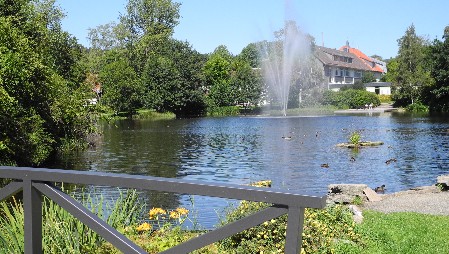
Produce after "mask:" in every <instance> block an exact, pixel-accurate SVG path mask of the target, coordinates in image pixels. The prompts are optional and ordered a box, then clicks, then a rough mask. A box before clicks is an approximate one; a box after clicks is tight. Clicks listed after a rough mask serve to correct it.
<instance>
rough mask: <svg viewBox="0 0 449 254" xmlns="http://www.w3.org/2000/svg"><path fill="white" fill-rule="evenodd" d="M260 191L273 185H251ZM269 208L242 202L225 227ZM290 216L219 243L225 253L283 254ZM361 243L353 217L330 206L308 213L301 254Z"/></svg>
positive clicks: (266, 205) (343, 210)
mask: <svg viewBox="0 0 449 254" xmlns="http://www.w3.org/2000/svg"><path fill="white" fill-rule="evenodd" d="M252 185H253V186H257V187H270V186H271V181H261V182H256V183H254V184H252ZM267 207H269V204H266V203H261V202H250V201H242V202H240V204H239V205H238V206H237V207H235V208H234V207H231V208H230V209H229V210H228V211H227V213H226V217H225V218H224V220H223V221H222V222H221V224H222V225H225V224H227V223H230V222H234V221H237V220H239V219H241V218H244V217H246V216H248V215H251V214H253V213H255V212H257V211H259V210H261V209H265V208H267ZM286 222H287V216H286V215H283V216H281V217H278V218H276V219H272V220H270V221H266V222H264V223H262V224H261V225H259V226H257V227H254V228H251V229H247V230H245V231H243V232H241V233H238V234H236V235H233V236H231V237H229V238H227V239H224V240H222V241H220V242H219V249H220V251H221V252H223V253H248V250H251V253H283V252H284V244H285V234H286V228H287V224H286ZM337 239H338V241H349V242H356V243H358V242H359V240H360V236H359V235H358V234H357V233H356V231H355V224H354V222H353V220H352V213H351V212H350V211H349V210H348V208H346V207H344V206H330V207H327V208H325V209H306V210H305V219H304V231H303V234H302V252H301V253H334V252H333V248H334V247H335V246H336V242H338V241H337Z"/></svg>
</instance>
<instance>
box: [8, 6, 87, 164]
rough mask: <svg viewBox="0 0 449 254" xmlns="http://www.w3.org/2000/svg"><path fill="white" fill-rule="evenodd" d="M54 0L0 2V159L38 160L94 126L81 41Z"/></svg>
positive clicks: (75, 139) (29, 161)
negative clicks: (81, 66) (68, 28)
mask: <svg viewBox="0 0 449 254" xmlns="http://www.w3.org/2000/svg"><path fill="white" fill-rule="evenodd" d="M61 13H62V11H61V10H59V9H58V8H56V7H54V0H42V1H37V2H35V1H25V0H22V1H1V2H0V63H1V64H0V105H1V108H0V162H1V163H2V164H3V163H6V164H13V165H39V164H41V163H43V162H44V161H45V160H46V159H47V158H48V157H49V156H50V155H51V154H53V153H54V152H56V151H57V150H58V149H60V147H61V146H64V145H67V144H70V143H76V142H78V141H79V140H82V139H83V138H84V137H85V136H86V135H87V133H88V132H89V131H90V121H89V117H88V114H87V113H88V112H87V110H88V109H87V108H86V107H85V103H86V102H85V96H84V94H85V90H84V87H83V86H82V85H81V84H79V83H78V81H79V80H82V79H83V77H82V74H81V73H80V72H79V69H78V68H79V66H78V65H77V63H78V61H79V58H80V55H81V50H80V49H81V47H80V46H79V45H78V44H77V43H76V39H75V38H73V37H71V36H70V35H69V34H68V33H66V32H64V31H62V30H61V26H60V19H61V18H62V14H61Z"/></svg>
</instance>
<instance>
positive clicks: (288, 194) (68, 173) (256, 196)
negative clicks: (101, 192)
mask: <svg viewBox="0 0 449 254" xmlns="http://www.w3.org/2000/svg"><path fill="white" fill-rule="evenodd" d="M0 178H12V179H23V180H25V179H32V180H33V181H50V182H65V183H75V184H91V185H99V186H113V187H123V188H134V189H143V190H155V191H163V192H176V193H180V194H190V195H201V196H210V197H220V198H229V199H237V200H248V201H258V202H266V203H273V204H283V205H288V206H289V207H309V208H324V207H325V206H326V197H325V196H322V197H318V196H309V195H304V194H302V193H299V192H295V191H291V190H288V191H287V190H276V189H273V188H261V187H253V186H242V185H236V184H225V183H205V182H201V181H193V180H182V179H175V178H162V177H152V176H141V175H129V174H116V173H106V172H89V171H76V170H61V169H45V168H17V167H0Z"/></svg>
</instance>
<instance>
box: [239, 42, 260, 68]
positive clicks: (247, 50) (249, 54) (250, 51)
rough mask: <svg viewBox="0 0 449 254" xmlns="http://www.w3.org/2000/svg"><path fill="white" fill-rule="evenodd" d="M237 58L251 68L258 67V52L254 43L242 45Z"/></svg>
mask: <svg viewBox="0 0 449 254" xmlns="http://www.w3.org/2000/svg"><path fill="white" fill-rule="evenodd" d="M237 58H238V59H239V60H241V61H244V62H246V63H248V64H249V65H250V66H251V68H258V67H260V54H259V50H258V47H257V44H256V43H250V44H248V45H247V46H246V47H244V48H243V49H242V52H240V54H239V55H238V56H237Z"/></svg>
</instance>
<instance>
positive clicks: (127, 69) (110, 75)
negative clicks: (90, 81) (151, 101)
mask: <svg viewBox="0 0 449 254" xmlns="http://www.w3.org/2000/svg"><path fill="white" fill-rule="evenodd" d="M99 78H100V82H101V83H102V85H103V87H102V90H103V97H102V98H101V100H102V103H104V104H105V105H108V106H109V107H111V108H112V109H113V110H114V112H115V113H116V114H118V113H119V112H125V113H126V114H128V115H132V114H134V113H135V112H136V110H137V109H138V108H140V107H141V105H142V102H141V97H142V93H143V87H142V84H141V83H140V80H138V78H137V74H136V73H135V71H134V69H133V68H132V67H131V66H130V65H129V64H128V63H127V62H126V61H124V60H118V61H115V62H112V63H110V64H108V65H106V66H105V67H104V68H103V70H102V71H101V72H100V74H99Z"/></svg>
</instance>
